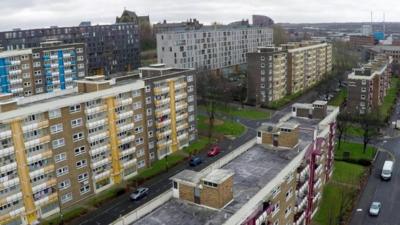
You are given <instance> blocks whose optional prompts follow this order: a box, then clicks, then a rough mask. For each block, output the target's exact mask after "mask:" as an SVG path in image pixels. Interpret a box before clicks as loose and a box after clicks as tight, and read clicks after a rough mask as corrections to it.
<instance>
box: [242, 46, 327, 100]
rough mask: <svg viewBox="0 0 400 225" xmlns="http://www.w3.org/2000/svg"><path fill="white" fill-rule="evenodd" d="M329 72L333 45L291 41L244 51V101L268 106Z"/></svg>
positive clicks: (300, 89)
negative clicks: (253, 50) (245, 89)
mask: <svg viewBox="0 0 400 225" xmlns="http://www.w3.org/2000/svg"><path fill="white" fill-rule="evenodd" d="M331 71H332V45H331V44H328V43H324V42H316V41H307V42H292V43H289V44H284V45H282V46H281V47H260V48H258V49H257V51H255V52H250V53H247V101H248V102H249V103H252V104H256V105H268V104H269V103H271V102H274V101H277V100H280V99H282V98H283V97H284V96H285V95H287V94H294V93H298V92H301V91H304V90H306V89H308V88H310V87H312V86H314V85H315V84H317V83H318V82H319V81H321V80H323V79H324V78H325V77H326V75H328V74H329V73H330V72H331Z"/></svg>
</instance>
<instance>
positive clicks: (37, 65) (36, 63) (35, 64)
mask: <svg viewBox="0 0 400 225" xmlns="http://www.w3.org/2000/svg"><path fill="white" fill-rule="evenodd" d="M40 66H41V65H40V62H34V63H33V67H40Z"/></svg>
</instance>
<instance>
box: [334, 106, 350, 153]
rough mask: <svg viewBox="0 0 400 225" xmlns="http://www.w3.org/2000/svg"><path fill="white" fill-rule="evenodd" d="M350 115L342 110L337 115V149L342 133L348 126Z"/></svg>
mask: <svg viewBox="0 0 400 225" xmlns="http://www.w3.org/2000/svg"><path fill="white" fill-rule="evenodd" d="M350 118H351V117H350V115H349V114H348V113H346V112H342V113H340V114H339V115H338V117H337V122H336V125H337V131H338V149H340V143H341V141H342V137H343V135H344V134H345V133H346V130H347V128H348V127H349V121H350V120H351V119H350Z"/></svg>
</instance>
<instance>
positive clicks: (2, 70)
mask: <svg viewBox="0 0 400 225" xmlns="http://www.w3.org/2000/svg"><path fill="white" fill-rule="evenodd" d="M0 85H1V93H10V82H9V80H8V60H7V59H4V58H2V59H0Z"/></svg>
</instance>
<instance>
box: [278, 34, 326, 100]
mask: <svg viewBox="0 0 400 225" xmlns="http://www.w3.org/2000/svg"><path fill="white" fill-rule="evenodd" d="M282 47H283V48H284V49H285V50H287V52H288V56H287V68H288V71H287V92H288V94H293V93H297V92H301V91H305V90H307V89H308V88H310V87H312V86H314V85H315V84H316V83H318V82H319V81H321V80H323V79H324V78H325V76H326V75H328V74H329V73H330V72H331V71H332V44H329V43H321V42H312V41H303V42H293V43H289V44H284V45H282Z"/></svg>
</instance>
